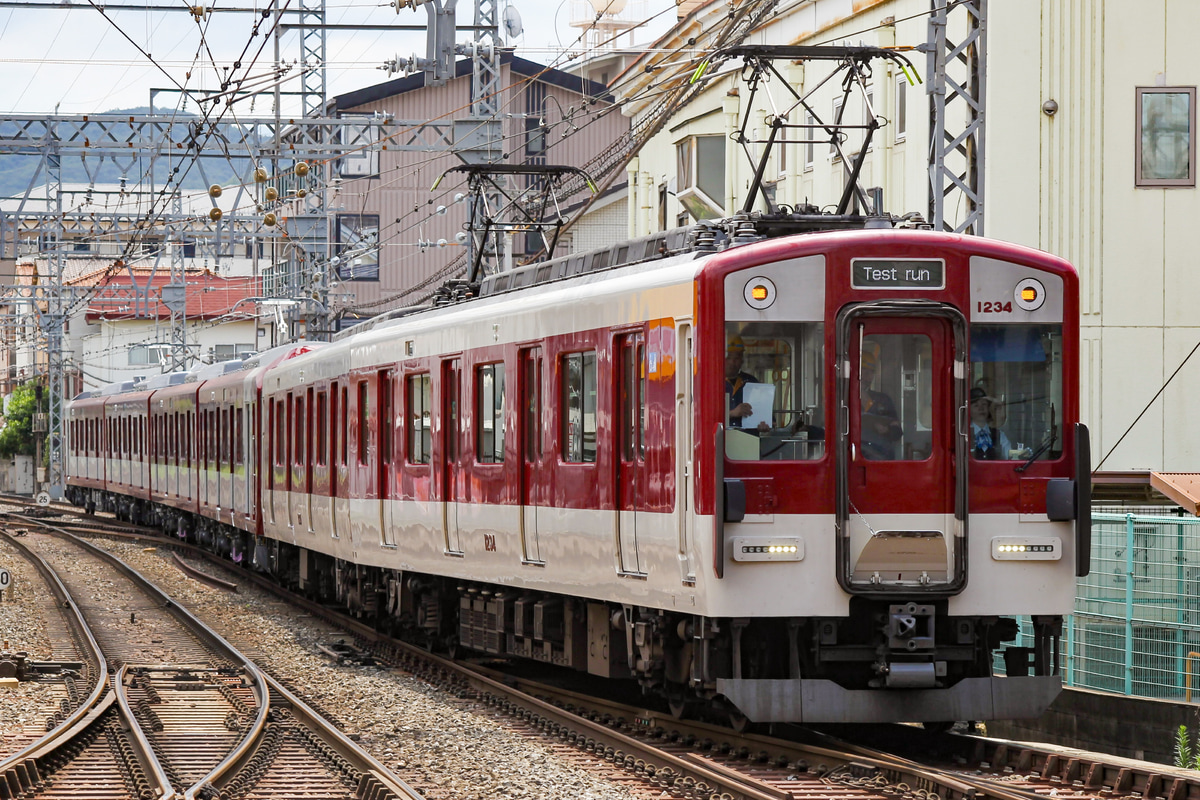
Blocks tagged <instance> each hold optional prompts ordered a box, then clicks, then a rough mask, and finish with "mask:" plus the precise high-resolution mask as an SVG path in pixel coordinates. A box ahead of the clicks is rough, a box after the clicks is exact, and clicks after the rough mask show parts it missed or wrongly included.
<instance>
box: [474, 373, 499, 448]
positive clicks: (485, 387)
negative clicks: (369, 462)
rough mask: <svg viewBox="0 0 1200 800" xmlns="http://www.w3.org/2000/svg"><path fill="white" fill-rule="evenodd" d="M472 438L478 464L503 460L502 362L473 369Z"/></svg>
mask: <svg viewBox="0 0 1200 800" xmlns="http://www.w3.org/2000/svg"><path fill="white" fill-rule="evenodd" d="M475 399H476V404H477V409H476V414H475V419H476V430H475V441H476V442H477V448H476V449H477V452H478V456H479V461H480V463H483V464H499V463H501V462H503V461H504V363H503V362H498V363H496V364H484V365H483V366H481V367H479V368H478V369H477V370H476V372H475Z"/></svg>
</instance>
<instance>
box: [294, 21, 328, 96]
mask: <svg viewBox="0 0 1200 800" xmlns="http://www.w3.org/2000/svg"><path fill="white" fill-rule="evenodd" d="M300 11H301V13H300V25H301V29H300V54H301V68H302V69H303V70H304V75H303V77H302V78H301V79H300V81H301V87H302V88H301V93H302V94H303V108H304V116H305V117H307V118H309V119H313V118H316V117H320V116H322V115H323V114H324V113H325V52H326V46H325V45H326V41H325V0H300Z"/></svg>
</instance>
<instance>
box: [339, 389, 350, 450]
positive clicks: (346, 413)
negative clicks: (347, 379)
mask: <svg viewBox="0 0 1200 800" xmlns="http://www.w3.org/2000/svg"><path fill="white" fill-rule="evenodd" d="M341 411H342V416H341V421H342V435H341V439H342V466H343V467H345V466H348V465H349V464H350V387H349V386H343V387H342V408H341Z"/></svg>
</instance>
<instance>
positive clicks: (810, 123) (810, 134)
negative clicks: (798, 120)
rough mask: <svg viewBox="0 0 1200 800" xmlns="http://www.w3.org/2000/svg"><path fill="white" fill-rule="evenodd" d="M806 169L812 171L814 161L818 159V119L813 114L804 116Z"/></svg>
mask: <svg viewBox="0 0 1200 800" xmlns="http://www.w3.org/2000/svg"><path fill="white" fill-rule="evenodd" d="M804 124H805V126H806V127H805V128H804V138H805V139H806V141H805V142H804V169H805V170H810V169H812V168H813V161H814V160H815V159H816V150H817V148H816V145H815V144H814V140H815V139H816V138H817V129H816V127H815V126H816V124H817V118H816V117H814V116H813V115H812V112H809V113H806V114H805V115H804Z"/></svg>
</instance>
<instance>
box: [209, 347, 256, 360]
mask: <svg viewBox="0 0 1200 800" xmlns="http://www.w3.org/2000/svg"><path fill="white" fill-rule="evenodd" d="M254 352H255V349H254V345H252V344H217V345H213V363H214V364H216V363H220V362H222V361H233V360H234V359H239V358H244V357H246V356H248V355H250V354H252V353H254Z"/></svg>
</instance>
